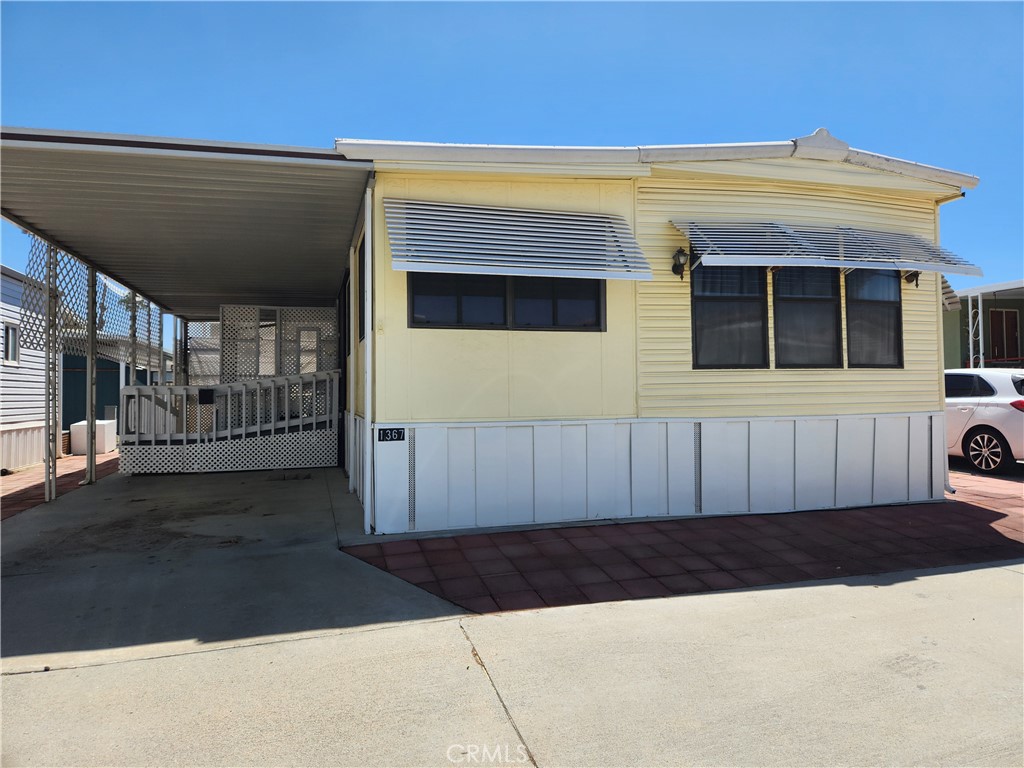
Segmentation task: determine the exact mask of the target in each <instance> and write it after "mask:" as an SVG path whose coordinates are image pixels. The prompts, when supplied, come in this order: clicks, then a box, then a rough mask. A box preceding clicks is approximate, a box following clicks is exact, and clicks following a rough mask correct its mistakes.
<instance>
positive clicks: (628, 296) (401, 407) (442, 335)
mask: <svg viewBox="0 0 1024 768" xmlns="http://www.w3.org/2000/svg"><path fill="white" fill-rule="evenodd" d="M385 197H395V198H409V199H415V200H432V201H439V202H453V203H472V204H478V205H497V206H510V207H523V208H548V209H552V210H564V211H581V212H594V213H609V214H616V215H619V216H623V217H625V218H626V220H627V221H628V222H629V223H630V226H633V225H634V222H633V200H634V198H633V183H632V181H628V180H610V181H589V180H582V181H581V180H571V179H566V180H550V179H542V180H537V179H533V180H524V179H508V178H500V177H491V178H480V176H479V175H474V176H455V175H448V176H437V175H431V176H426V175H424V174H396V173H386V172H378V175H377V187H376V192H375V195H374V199H375V213H374V246H375V248H374V252H375V258H374V269H375V275H374V277H375V283H376V287H377V290H376V295H375V313H374V314H375V335H374V360H375V369H374V375H375V377H376V379H377V380H376V384H375V390H376V409H375V420H376V421H378V422H429V421H442V420H443V421H474V420H483V419H524V420H526V419H558V418H608V417H630V416H635V415H636V397H635V384H636V325H635V317H636V304H635V287H634V283H633V282H632V281H626V280H609V281H607V327H608V330H607V332H604V333H594V332H552V331H479V330H459V329H439V328H409V327H408V311H407V292H406V284H407V283H406V280H407V273H406V272H398V271H395V270H393V269H392V268H391V253H390V250H389V247H388V239H387V233H386V229H385V221H384V210H383V204H382V200H383V199H384V198H385Z"/></svg>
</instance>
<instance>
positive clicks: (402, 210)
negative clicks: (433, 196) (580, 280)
mask: <svg viewBox="0 0 1024 768" xmlns="http://www.w3.org/2000/svg"><path fill="white" fill-rule="evenodd" d="M384 218H385V220H386V224H387V230H388V239H389V241H390V244H391V262H392V266H393V267H394V268H395V269H396V270H401V271H409V272H460V273H464V274H487V275H528V276H531V277H588V278H601V279H620V280H650V279H651V267H650V265H649V264H648V263H647V260H646V259H644V255H643V253H642V252H641V251H640V246H639V245H637V243H636V239H635V238H634V237H633V233H632V232H631V231H630V229H629V225H628V224H627V223H626V220H625V219H624V218H622V217H621V216H611V215H608V214H602V213H569V212H564V211H541V210H530V209H526V208H496V207H490V206H480V205H459V204H455V203H432V202H425V201H420V200H395V199H385V200H384Z"/></svg>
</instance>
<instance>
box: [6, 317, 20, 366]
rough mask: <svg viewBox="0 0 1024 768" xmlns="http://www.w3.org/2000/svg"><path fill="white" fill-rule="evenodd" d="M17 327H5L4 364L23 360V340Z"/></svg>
mask: <svg viewBox="0 0 1024 768" xmlns="http://www.w3.org/2000/svg"><path fill="white" fill-rule="evenodd" d="M20 330H21V329H20V328H18V326H16V325H4V362H5V363H17V362H18V361H19V360H20V359H21V339H20V338H19V337H18V332H19V331H20Z"/></svg>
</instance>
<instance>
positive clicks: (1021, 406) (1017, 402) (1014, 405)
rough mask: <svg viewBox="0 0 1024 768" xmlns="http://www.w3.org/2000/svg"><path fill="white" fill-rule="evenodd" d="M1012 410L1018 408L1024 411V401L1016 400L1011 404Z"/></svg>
mask: <svg viewBox="0 0 1024 768" xmlns="http://www.w3.org/2000/svg"><path fill="white" fill-rule="evenodd" d="M1010 407H1011V408H1016V409H1017V410H1018V411H1024V400H1014V401H1013V402H1012V403H1010Z"/></svg>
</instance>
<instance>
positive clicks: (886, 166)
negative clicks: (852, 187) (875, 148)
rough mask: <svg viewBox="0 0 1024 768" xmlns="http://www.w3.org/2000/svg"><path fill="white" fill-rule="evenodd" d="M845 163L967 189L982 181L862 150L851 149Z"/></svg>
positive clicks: (963, 174) (942, 169) (969, 176)
mask: <svg viewBox="0 0 1024 768" xmlns="http://www.w3.org/2000/svg"><path fill="white" fill-rule="evenodd" d="M845 162H847V163H849V164H850V165H859V166H861V167H863V168H871V169H872V170H876V171H890V172H892V173H898V174H900V175H901V176H914V177H916V178H920V179H926V180H928V181H937V182H939V183H940V184H949V185H950V186H953V187H966V188H967V189H974V188H975V187H976V186H978V184H979V183H980V181H981V180H980V179H979V178H978V177H977V176H972V175H970V174H968V173H960V172H959V171H949V170H946V169H945V168H939V167H937V166H934V165H925V164H923V163H915V162H913V161H912V160H900V159H899V158H896V157H888V156H886V155H879V154H876V153H875V152H865V151H864V150H862V149H851V150H850V153H849V154H848V155H847V157H846V160H845Z"/></svg>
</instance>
